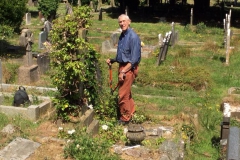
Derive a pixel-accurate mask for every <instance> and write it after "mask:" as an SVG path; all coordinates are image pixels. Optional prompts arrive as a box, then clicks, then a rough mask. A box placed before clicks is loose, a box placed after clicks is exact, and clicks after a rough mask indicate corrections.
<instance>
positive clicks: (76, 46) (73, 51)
mask: <svg viewBox="0 0 240 160" xmlns="http://www.w3.org/2000/svg"><path fill="white" fill-rule="evenodd" d="M74 9H75V10H74V15H66V16H65V17H63V18H58V19H56V20H55V21H54V26H53V29H52V30H51V32H50V39H51V43H52V49H51V51H52V52H51V53H50V56H51V66H52V69H53V71H54V74H53V75H52V76H51V78H52V82H53V85H55V86H56V87H57V88H58V90H59V93H60V96H59V97H57V100H56V101H55V105H56V106H57V109H58V113H59V116H63V115H64V117H63V118H64V119H67V113H69V112H74V111H73V110H76V109H77V107H76V105H79V104H80V103H79V102H81V100H83V99H84V98H85V99H86V104H92V105H93V106H94V107H96V106H95V105H97V104H98V96H99V94H98V92H97V91H98V90H99V88H98V87H99V86H100V84H99V83H98V81H97V79H96V77H97V75H96V73H97V72H98V71H97V69H98V58H99V54H98V53H97V52H96V51H95V50H94V48H93V46H92V45H91V44H89V43H88V42H86V41H85V39H84V38H83V37H80V36H78V35H80V34H82V33H80V32H81V31H83V30H84V29H86V28H88V27H89V26H90V24H91V22H90V18H91V14H90V11H91V9H90V8H89V7H78V8H74ZM60 113H61V114H60Z"/></svg>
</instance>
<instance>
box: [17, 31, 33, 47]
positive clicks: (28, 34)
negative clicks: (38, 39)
mask: <svg viewBox="0 0 240 160" xmlns="http://www.w3.org/2000/svg"><path fill="white" fill-rule="evenodd" d="M28 39H33V33H32V31H31V30H30V29H23V30H22V32H21V35H20V37H19V45H20V46H21V47H26V46H27V43H28Z"/></svg>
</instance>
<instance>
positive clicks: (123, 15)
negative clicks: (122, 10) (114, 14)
mask: <svg viewBox="0 0 240 160" xmlns="http://www.w3.org/2000/svg"><path fill="white" fill-rule="evenodd" d="M120 17H125V18H126V19H127V20H130V21H131V19H130V18H129V16H128V15H126V14H121V15H120V16H119V17H118V20H119V18H120Z"/></svg>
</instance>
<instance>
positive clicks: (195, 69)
mask: <svg viewBox="0 0 240 160" xmlns="http://www.w3.org/2000/svg"><path fill="white" fill-rule="evenodd" d="M62 8H64V6H62ZM62 8H60V9H62ZM93 15H94V17H93V26H92V27H90V29H89V31H88V40H89V42H90V43H92V44H93V45H94V46H95V48H96V50H97V51H98V52H101V47H102V42H103V41H105V40H106V39H110V36H111V34H112V33H113V32H114V31H116V30H117V29H118V24H117V16H118V15H117V14H114V13H112V14H111V13H109V12H107V9H106V12H103V19H102V21H99V20H98V13H93ZM232 15H234V12H232ZM234 16H235V19H234V20H233V21H234V23H235V24H238V23H237V21H239V17H237V18H236V15H234ZM130 17H131V16H130ZM138 17H141V16H136V15H132V24H131V27H132V28H134V30H135V31H136V32H137V33H138V34H139V36H140V38H141V40H142V41H143V42H144V44H145V46H157V47H156V48H157V49H155V50H153V51H152V52H151V53H150V55H149V57H148V58H142V61H141V64H140V72H139V76H138V77H137V79H136V81H135V83H134V85H133V97H134V99H135V102H136V109H137V112H136V114H138V115H143V116H144V117H145V118H146V120H145V122H144V123H143V124H142V125H143V126H144V127H145V128H148V127H159V126H170V127H173V128H174V131H173V132H172V133H171V134H170V135H163V137H158V138H156V139H148V138H146V140H144V141H143V142H142V145H143V146H145V147H146V148H148V149H150V152H148V153H147V155H144V156H146V157H147V158H149V157H150V158H152V159H158V158H159V156H160V152H159V150H158V149H159V145H160V144H161V143H162V142H163V141H166V140H168V139H170V140H173V141H178V140H184V142H185V155H184V159H189V160H190V159H201V160H202V159H213V160H216V159H221V158H223V157H224V155H222V152H221V146H220V144H219V140H220V124H221V121H222V112H221V104H222V103H223V102H228V103H230V104H231V105H234V106H239V105H240V98H239V97H238V96H236V95H229V94H228V89H229V88H231V87H238V86H240V81H239V78H240V76H239V69H238V68H239V63H240V55H239V53H240V50H239V47H238V46H239V44H240V30H239V28H237V27H235V26H231V29H232V30H233V35H232V37H231V46H232V47H234V48H232V50H231V53H230V60H229V64H228V65H226V63H225V60H226V49H225V48H224V45H223V42H224V33H223V27H221V26H222V25H221V22H218V21H211V24H215V26H216V27H208V26H207V22H205V23H206V24H205V23H198V24H196V25H193V26H191V25H186V26H184V25H182V23H181V22H176V23H175V24H176V26H175V30H177V31H178V36H179V37H178V41H177V43H176V44H175V45H174V46H169V50H168V53H167V57H166V60H164V61H163V62H162V63H161V64H160V65H159V66H157V65H156V62H157V54H158V53H159V49H158V48H159V47H158V46H159V42H158V34H160V33H161V34H163V35H165V33H166V32H168V31H170V30H171V22H172V21H171V20H170V21H166V22H162V21H160V20H161V17H162V16H161V15H156V16H155V17H154V18H153V20H154V23H150V22H149V21H146V22H145V21H144V19H140V20H139V19H138ZM147 18H148V17H147ZM148 20H149V19H148ZM188 20H189V17H188V19H187V20H186V19H181V21H188ZM42 25H43V23H42V22H41V21H40V20H39V18H38V16H37V15H36V16H35V17H32V25H29V26H27V27H28V28H29V29H31V30H32V31H33V32H34V35H36V36H34V44H33V51H34V52H37V51H38V52H45V51H46V50H38V45H37V44H38V38H37V35H38V34H39V32H40V29H41V27H42ZM238 25H239V24H238ZM219 26H220V27H219ZM25 27H26V26H25ZM18 39H19V37H18V36H16V37H14V38H9V43H10V44H13V45H16V44H17V43H18ZM143 49H144V47H143ZM1 52H3V53H4V56H3V57H2V62H3V68H4V67H5V68H6V69H5V72H3V76H5V77H4V80H5V81H4V83H5V82H6V79H7V78H8V79H10V80H9V81H8V83H17V82H16V80H17V77H16V75H17V74H16V73H17V71H16V68H18V66H20V64H21V63H20V62H21V59H20V60H19V57H18V56H19V54H18V51H15V52H12V51H1ZM13 55H16V56H17V57H16V56H13ZM114 56H115V54H114V53H102V54H101V58H100V62H101V64H100V65H101V68H102V70H103V72H102V79H103V82H104V89H103V90H104V91H106V92H107V93H109V91H108V90H110V89H109V86H108V66H107V65H106V64H105V63H104V62H105V59H106V58H108V57H114ZM10 69H11V71H9V70H10ZM113 70H114V71H116V70H117V66H116V64H114V65H113ZM6 73H8V74H6ZM6 75H8V77H6ZM50 75H51V71H49V72H48V73H47V74H44V75H41V77H40V80H39V81H37V82H35V83H33V84H30V85H34V86H44V87H54V86H52V85H51V80H50V78H49V76H50ZM9 77H11V78H9ZM113 77H116V75H115V73H114V75H113ZM113 84H116V79H114V82H113ZM12 92H13V91H12ZM32 93H33V94H38V93H37V92H36V91H31V92H30V94H32ZM109 95H110V93H109ZM109 95H107V96H108V97H110V96H109ZM48 96H54V93H49V94H48ZM105 123H107V122H104V121H103V122H101V125H104V124H105ZM7 124H13V125H14V126H15V129H16V132H15V133H14V134H9V135H6V134H2V133H0V149H2V148H3V147H5V146H6V145H7V144H8V143H9V142H11V140H13V139H14V138H16V137H24V138H27V139H30V140H33V141H36V142H39V143H41V144H42V145H41V146H40V147H39V148H38V149H37V150H36V151H35V153H34V154H32V155H31V156H30V157H29V158H28V160H38V159H39V160H40V159H56V160H58V159H59V160H60V159H63V150H64V147H65V145H66V144H67V142H66V141H67V139H64V138H59V137H60V134H59V128H58V125H57V123H56V120H55V117H54V116H50V115H47V116H46V117H45V118H43V119H40V120H39V121H37V122H31V121H28V120H26V119H24V118H23V117H19V116H17V117H7V116H6V115H4V114H2V113H0V129H2V128H3V127H4V126H6V125H7ZM231 125H236V126H240V125H239V123H238V119H237V118H236V119H235V118H234V119H231ZM64 127H65V128H66V129H72V128H73V127H74V128H77V127H76V126H74V125H73V124H71V123H69V124H65V126H64ZM115 127H116V128H117V129H119V130H121V132H117V131H119V130H113V132H116V134H119V133H122V130H123V127H121V128H118V126H115ZM108 134H109V133H108V132H107V133H105V132H104V130H102V129H101V127H100V134H99V135H98V136H99V137H101V136H103V137H104V136H105V137H106V136H108ZM125 143H126V137H124V135H123V136H122V137H121V139H120V140H119V141H117V142H116V144H119V145H124V144H125ZM110 150H111V151H113V148H110ZM113 152H114V151H113ZM120 157H121V158H122V159H130V160H133V159H137V158H136V157H134V156H131V155H127V154H121V155H120ZM142 158H144V157H142ZM69 159H70V158H69Z"/></svg>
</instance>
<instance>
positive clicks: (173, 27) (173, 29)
mask: <svg viewBox="0 0 240 160" xmlns="http://www.w3.org/2000/svg"><path fill="white" fill-rule="evenodd" d="M171 45H172V46H174V45H175V24H174V22H172V36H171Z"/></svg>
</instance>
